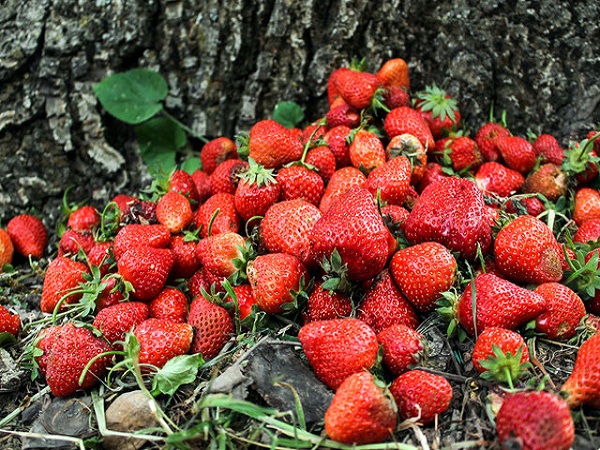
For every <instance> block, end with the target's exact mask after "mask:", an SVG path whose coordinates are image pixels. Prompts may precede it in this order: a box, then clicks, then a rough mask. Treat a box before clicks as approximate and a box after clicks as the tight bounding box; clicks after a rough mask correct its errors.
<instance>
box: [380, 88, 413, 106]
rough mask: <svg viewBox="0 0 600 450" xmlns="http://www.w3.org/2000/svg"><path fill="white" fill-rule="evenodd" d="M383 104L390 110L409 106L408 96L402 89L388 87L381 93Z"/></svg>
mask: <svg viewBox="0 0 600 450" xmlns="http://www.w3.org/2000/svg"><path fill="white" fill-rule="evenodd" d="M382 100H383V104H384V105H385V106H386V107H387V108H388V109H390V110H392V109H395V108H400V107H401V106H410V104H411V100H410V94H409V93H408V91H407V90H406V89H404V88H403V87H398V86H389V87H386V88H385V90H384V92H383V99H382Z"/></svg>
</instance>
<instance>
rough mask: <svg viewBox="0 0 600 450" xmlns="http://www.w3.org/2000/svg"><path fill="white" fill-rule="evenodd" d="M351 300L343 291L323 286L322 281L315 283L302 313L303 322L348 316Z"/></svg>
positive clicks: (350, 311) (350, 309)
mask: <svg viewBox="0 0 600 450" xmlns="http://www.w3.org/2000/svg"><path fill="white" fill-rule="evenodd" d="M351 314H352V301H351V300H350V297H349V296H348V295H346V294H344V293H343V292H339V291H332V290H329V289H324V288H323V282H318V283H316V286H315V289H314V290H313V292H311V294H310V295H309V296H308V300H307V301H306V309H305V310H304V312H303V313H302V320H303V322H304V323H305V324H307V323H309V322H314V321H316V320H328V319H339V318H341V317H350V315H351Z"/></svg>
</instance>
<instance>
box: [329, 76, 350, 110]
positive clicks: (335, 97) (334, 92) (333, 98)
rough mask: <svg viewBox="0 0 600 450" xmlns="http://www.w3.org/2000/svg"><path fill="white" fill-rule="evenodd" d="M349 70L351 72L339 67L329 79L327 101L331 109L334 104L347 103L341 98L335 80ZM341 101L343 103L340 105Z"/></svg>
mask: <svg viewBox="0 0 600 450" xmlns="http://www.w3.org/2000/svg"><path fill="white" fill-rule="evenodd" d="M348 70H350V69H348V68H347V67H338V68H337V69H335V70H334V71H333V72H331V74H330V75H329V79H328V80H327V100H328V101H329V106H330V107H332V105H333V104H334V103H335V104H336V105H339V104H343V103H346V102H344V100H343V99H342V97H341V96H340V93H339V91H338V89H337V87H336V84H335V80H336V78H337V76H338V75H339V74H340V73H342V72H346V71H348ZM340 100H341V103H340Z"/></svg>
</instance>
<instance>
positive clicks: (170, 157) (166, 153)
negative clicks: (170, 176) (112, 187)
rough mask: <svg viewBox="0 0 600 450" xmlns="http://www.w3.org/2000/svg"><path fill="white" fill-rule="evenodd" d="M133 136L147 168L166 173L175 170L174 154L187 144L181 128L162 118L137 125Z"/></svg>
mask: <svg viewBox="0 0 600 450" xmlns="http://www.w3.org/2000/svg"><path fill="white" fill-rule="evenodd" d="M135 134H136V137H137V141H138V145H139V147H140V155H141V157H142V159H143V160H144V162H145V163H146V165H147V166H148V168H150V169H153V170H156V171H163V172H166V173H170V172H171V171H172V170H173V169H174V168H175V153H176V152H177V150H179V149H180V148H181V147H183V146H184V145H185V144H186V142H187V138H186V135H185V132H184V131H183V130H182V129H181V127H180V126H179V125H177V124H176V123H175V122H173V121H171V120H169V119H164V118H157V119H152V120H149V121H148V122H146V123H143V124H141V125H138V126H137V127H136V129H135Z"/></svg>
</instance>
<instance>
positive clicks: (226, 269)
mask: <svg viewBox="0 0 600 450" xmlns="http://www.w3.org/2000/svg"><path fill="white" fill-rule="evenodd" d="M245 245H246V238H245V237H243V236H241V235H239V234H237V233H231V232H226V233H220V234H215V235H213V236H208V237H205V238H204V239H202V240H201V241H200V242H198V245H197V246H196V256H197V258H198V259H199V260H200V262H201V264H202V266H203V267H204V268H205V269H206V270H208V271H209V272H211V273H212V274H213V275H214V276H216V277H224V278H227V277H229V276H231V275H233V274H234V273H236V272H237V271H238V270H240V269H244V268H245V267H244V266H242V263H244V262H245V258H246V256H245V255H244V248H245Z"/></svg>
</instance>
